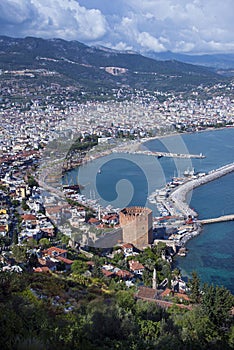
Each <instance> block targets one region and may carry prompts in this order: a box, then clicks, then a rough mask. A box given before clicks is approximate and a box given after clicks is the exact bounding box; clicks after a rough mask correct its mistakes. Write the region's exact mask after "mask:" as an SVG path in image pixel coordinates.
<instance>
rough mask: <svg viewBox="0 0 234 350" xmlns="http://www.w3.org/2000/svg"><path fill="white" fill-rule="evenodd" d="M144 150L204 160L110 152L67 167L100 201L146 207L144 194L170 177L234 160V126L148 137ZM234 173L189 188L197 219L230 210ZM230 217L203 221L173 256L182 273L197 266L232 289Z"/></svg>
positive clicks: (233, 230) (209, 279)
mask: <svg viewBox="0 0 234 350" xmlns="http://www.w3.org/2000/svg"><path fill="white" fill-rule="evenodd" d="M142 149H149V150H154V151H169V152H173V153H191V154H200V153H202V154H204V155H205V157H206V158H204V159H193V160H192V161H191V160H186V159H178V158H177V159H176V158H174V159H172V158H166V157H162V158H160V159H158V158H157V157H152V156H146V155H142V154H141V155H139V154H125V155H123V154H121V153H114V154H111V155H109V156H107V157H104V158H99V159H96V160H94V161H92V162H90V163H87V164H86V165H84V166H82V167H80V168H79V169H74V170H73V171H71V172H70V175H69V176H71V177H73V178H74V177H75V178H78V179H79V183H81V184H82V185H85V189H84V191H83V192H84V194H85V195H86V196H87V197H89V198H93V199H97V200H98V201H99V202H100V204H101V205H104V206H106V205H108V204H110V205H112V206H113V207H118V208H122V207H125V206H128V205H142V206H148V207H150V208H151V209H152V210H153V212H154V215H155V216H156V215H158V213H157V209H156V207H155V205H154V204H151V203H149V202H148V200H147V197H148V196H149V195H150V194H151V193H152V192H153V191H154V190H155V189H156V188H160V187H162V186H163V185H164V184H165V183H166V182H167V181H170V179H171V178H172V177H173V176H177V175H181V174H183V172H184V171H185V170H187V169H192V168H193V167H194V168H195V171H198V172H207V171H209V170H211V169H215V168H218V167H220V166H222V165H225V164H228V163H231V162H233V161H234V129H233V128H226V129H220V130H212V131H205V132H199V133H192V134H184V135H179V136H170V137H165V138H162V139H160V140H159V139H155V140H150V141H147V142H146V143H145V144H144V146H142ZM233 184H234V173H232V174H229V175H226V176H225V177H223V178H220V179H218V180H216V181H214V182H211V183H209V184H206V185H203V186H201V187H199V188H197V189H196V190H194V191H193V193H191V196H190V197H189V198H188V200H189V201H190V206H191V207H194V208H195V209H196V211H197V212H198V213H199V217H200V218H208V217H209V218H210V217H215V216H219V215H223V214H233V213H234V186H233ZM233 243H234V222H229V223H219V224H212V225H207V226H205V227H204V229H203V232H202V233H201V234H200V235H199V236H198V237H196V238H194V239H192V240H191V241H190V242H188V244H187V247H188V249H189V253H188V255H187V256H186V257H185V258H179V257H178V258H176V261H175V264H176V265H177V266H178V267H179V268H180V269H181V271H182V273H183V274H184V275H189V274H190V273H191V272H192V271H193V270H196V271H197V272H198V274H199V276H200V278H201V280H202V282H209V283H214V284H218V285H224V286H225V287H227V288H229V289H230V290H231V291H232V293H234V270H233V266H234V250H233V249H232V247H233Z"/></svg>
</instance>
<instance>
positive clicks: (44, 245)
mask: <svg viewBox="0 0 234 350" xmlns="http://www.w3.org/2000/svg"><path fill="white" fill-rule="evenodd" d="M39 245H40V246H41V247H42V248H43V249H46V248H48V247H49V246H50V245H51V243H50V240H49V239H48V238H41V239H40V241H39Z"/></svg>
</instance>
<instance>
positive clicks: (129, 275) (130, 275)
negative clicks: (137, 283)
mask: <svg viewBox="0 0 234 350" xmlns="http://www.w3.org/2000/svg"><path fill="white" fill-rule="evenodd" d="M115 274H116V276H118V277H119V278H121V279H123V280H125V281H126V280H131V279H132V278H133V277H134V275H133V273H131V272H129V271H127V270H118V271H116V272H115Z"/></svg>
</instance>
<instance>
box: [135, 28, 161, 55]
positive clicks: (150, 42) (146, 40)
mask: <svg viewBox="0 0 234 350" xmlns="http://www.w3.org/2000/svg"><path fill="white" fill-rule="evenodd" d="M137 42H138V43H139V44H140V45H141V47H145V48H146V49H147V50H151V51H166V48H165V47H164V46H163V44H161V43H160V42H159V40H158V39H157V38H155V37H153V36H152V35H150V34H149V33H147V32H142V33H139V35H138V36H137Z"/></svg>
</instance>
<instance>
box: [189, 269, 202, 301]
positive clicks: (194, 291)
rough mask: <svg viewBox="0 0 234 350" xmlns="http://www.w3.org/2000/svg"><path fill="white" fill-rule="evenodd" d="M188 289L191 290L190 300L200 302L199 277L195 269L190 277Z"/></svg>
mask: <svg viewBox="0 0 234 350" xmlns="http://www.w3.org/2000/svg"><path fill="white" fill-rule="evenodd" d="M190 291H191V300H192V301H193V302H194V303H199V302H200V296H201V293H200V279H199V277H198V275H197V273H196V272H195V271H193V272H192V279H191V280H190Z"/></svg>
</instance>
